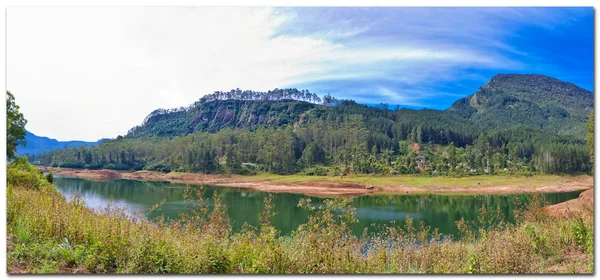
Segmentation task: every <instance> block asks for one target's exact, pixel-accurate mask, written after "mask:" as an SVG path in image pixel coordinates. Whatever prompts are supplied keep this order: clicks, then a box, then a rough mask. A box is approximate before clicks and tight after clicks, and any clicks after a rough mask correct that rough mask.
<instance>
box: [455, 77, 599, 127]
mask: <svg viewBox="0 0 600 280" xmlns="http://www.w3.org/2000/svg"><path fill="white" fill-rule="evenodd" d="M593 108H594V94H593V93H591V92H590V91H587V90H585V89H583V88H580V87H578V86H576V85H574V84H572V83H566V82H562V81H560V80H558V79H555V78H551V77H547V76H543V75H537V74H499V75H496V76H494V77H493V78H492V79H491V80H490V81H489V82H488V83H487V84H485V85H484V86H482V87H481V88H480V89H479V90H478V91H477V92H476V93H475V94H473V95H470V96H467V97H465V98H462V99H460V100H457V101H456V102H455V103H454V104H453V105H452V107H450V108H449V109H448V110H449V111H453V112H455V113H457V114H458V115H460V116H462V117H464V118H466V119H468V120H471V121H473V122H474V123H476V124H477V125H479V126H480V127H482V128H485V129H486V130H488V131H491V130H495V129H503V128H509V127H513V126H516V125H524V126H529V127H533V128H539V129H543V130H548V131H551V132H555V133H559V134H566V135H571V136H575V137H578V138H582V137H583V135H585V122H586V120H587V118H588V116H589V114H590V112H591V111H592V110H593Z"/></svg>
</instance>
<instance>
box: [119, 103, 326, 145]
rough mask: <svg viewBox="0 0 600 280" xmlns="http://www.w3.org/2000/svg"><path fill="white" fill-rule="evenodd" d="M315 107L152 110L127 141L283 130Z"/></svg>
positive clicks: (215, 105)
mask: <svg viewBox="0 0 600 280" xmlns="http://www.w3.org/2000/svg"><path fill="white" fill-rule="evenodd" d="M315 106H317V105H315V104H313V103H309V102H304V101H296V100H274V101H268V100H215V101H209V102H203V103H200V104H196V105H195V106H191V107H189V108H186V109H178V110H160V109H159V110H155V111H154V112H152V113H151V114H150V115H148V116H147V117H146V119H145V120H144V122H143V123H142V125H140V126H137V127H134V128H133V129H131V130H130V131H129V133H128V136H130V137H135V138H138V137H152V136H158V137H173V136H177V135H185V134H188V133H194V132H217V131H219V130H222V129H225V128H238V129H250V130H252V129H256V128H261V127H284V126H287V125H289V124H291V123H294V122H296V121H298V120H300V118H301V117H302V114H303V113H304V112H306V111H307V110H310V109H312V108H314V107H315Z"/></svg>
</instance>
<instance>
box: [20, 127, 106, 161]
mask: <svg viewBox="0 0 600 280" xmlns="http://www.w3.org/2000/svg"><path fill="white" fill-rule="evenodd" d="M25 133H26V134H25V140H26V141H27V145H26V146H24V147H23V146H19V147H17V155H18V156H23V155H27V154H29V155H36V154H41V153H44V152H48V151H52V150H56V149H62V148H66V147H78V146H83V145H97V144H99V143H101V142H104V141H106V140H109V139H108V138H104V139H100V140H98V141H96V142H85V141H58V140H56V139H52V138H48V137H44V136H37V135H35V134H33V133H31V132H29V131H27V130H25Z"/></svg>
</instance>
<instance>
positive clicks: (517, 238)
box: [7, 160, 594, 274]
mask: <svg viewBox="0 0 600 280" xmlns="http://www.w3.org/2000/svg"><path fill="white" fill-rule="evenodd" d="M8 177H9V178H8V189H7V196H8V200H7V203H8V204H7V227H8V253H7V254H8V255H7V265H8V272H9V273H135V274H162V273H168V274H199V273H241V274H250V273H252V274H254V273H267V274H283V273H326V274H331V273H370V274H373V273H402V274H413V273H428V274H431V273H452V274H469V273H478V274H491V273H593V267H594V265H593V264H594V260H593V250H594V246H593V245H594V244H593V232H594V228H593V227H594V223H593V216H592V215H591V213H590V215H586V216H583V217H569V218H561V219H558V218H549V217H546V216H544V215H543V214H542V213H541V211H540V207H539V204H538V203H537V201H534V202H532V203H529V204H528V205H526V207H523V208H522V209H518V210H517V211H516V213H515V214H516V217H517V221H516V223H515V224H503V223H502V222H501V221H502V220H503V219H502V217H501V215H502V214H501V211H499V209H486V208H485V207H482V208H481V210H480V215H479V218H478V220H477V221H464V220H461V221H459V222H457V227H458V228H459V230H460V232H461V234H460V236H457V237H452V236H441V235H440V234H438V233H437V230H435V229H431V228H430V227H428V226H425V225H424V224H422V223H421V224H417V223H415V222H413V220H412V219H411V218H410V217H407V220H406V223H405V224H403V225H396V224H394V223H390V224H389V225H387V226H384V227H382V228H381V230H380V231H379V232H380V233H378V234H369V233H367V232H366V231H365V233H364V234H363V235H362V236H360V237H357V236H355V235H353V234H352V231H351V228H350V225H351V224H352V223H354V222H356V218H355V211H354V209H353V208H352V207H350V206H349V204H348V202H347V201H344V200H328V201H326V203H325V204H324V205H321V206H319V207H315V206H313V205H312V204H311V201H310V200H309V199H303V200H301V201H300V202H299V205H298V206H299V207H303V208H304V209H306V210H307V211H309V212H310V218H309V221H308V222H307V223H306V224H304V225H301V226H300V227H299V228H298V229H297V230H296V231H294V232H293V233H292V234H290V235H286V236H282V235H280V233H279V232H278V230H277V229H276V228H274V227H273V226H272V225H271V224H270V222H269V220H270V218H271V217H272V216H273V215H276V214H277V213H273V212H272V211H271V210H272V205H271V201H270V199H266V200H265V208H264V211H263V213H261V214H260V218H261V225H260V226H259V227H253V226H250V225H245V226H244V227H243V230H241V231H239V232H233V231H232V230H231V224H230V222H229V219H228V217H227V214H226V213H227V211H226V206H225V205H223V204H222V203H221V201H220V199H219V197H218V196H217V195H215V196H214V197H213V199H212V200H211V201H208V200H206V199H204V198H203V196H202V193H201V192H202V189H201V188H190V189H189V190H188V192H187V193H186V197H187V199H188V201H189V207H190V210H191V211H189V214H182V216H181V219H179V220H177V221H175V222H168V223H167V222H164V221H163V220H162V219H159V220H158V221H152V222H151V221H148V220H146V219H144V218H143V215H139V216H134V215H131V214H127V213H126V211H125V210H124V209H120V208H117V207H115V206H114V205H108V206H107V207H106V208H105V209H104V210H102V211H91V210H90V209H88V208H86V207H85V206H84V204H83V201H82V200H81V199H79V198H77V197H76V198H73V199H71V200H69V201H67V200H65V199H64V198H63V197H62V196H61V195H60V194H59V193H58V192H57V191H56V190H55V188H54V187H53V186H52V185H51V184H50V183H48V182H47V180H46V177H44V176H43V175H42V174H39V173H38V172H37V171H36V170H35V169H31V166H30V165H29V164H27V163H26V162H22V161H19V160H17V162H15V163H11V164H9V166H8ZM210 205H212V206H210ZM209 206H210V207H209Z"/></svg>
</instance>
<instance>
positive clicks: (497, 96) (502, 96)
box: [32, 75, 593, 176]
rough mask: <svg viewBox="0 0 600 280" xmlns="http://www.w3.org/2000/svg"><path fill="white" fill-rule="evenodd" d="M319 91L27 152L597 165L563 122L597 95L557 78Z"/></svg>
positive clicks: (140, 158) (223, 161) (415, 165)
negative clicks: (449, 97)
mask: <svg viewBox="0 0 600 280" xmlns="http://www.w3.org/2000/svg"><path fill="white" fill-rule="evenodd" d="M315 96H316V95H314V94H312V93H309V92H308V91H298V90H295V89H284V90H278V89H276V90H273V91H269V92H265V93H256V92H250V91H240V90H232V91H230V92H216V93H215V94H213V95H210V96H207V97H205V98H203V99H201V100H200V101H198V102H196V103H195V104H193V105H191V106H189V107H187V108H179V109H173V110H163V109H159V110H157V111H155V112H153V113H152V114H150V115H149V116H148V117H147V118H146V120H145V121H144V123H143V124H142V125H141V126H139V127H136V128H134V129H132V130H131V131H130V133H128V135H127V136H126V137H121V138H117V139H115V140H109V141H106V142H103V143H101V144H99V145H98V146H95V147H77V148H73V147H72V148H65V149H61V150H56V151H53V152H49V153H45V154H42V155H39V156H36V157H35V158H32V160H34V162H38V163H40V164H45V165H53V166H54V165H56V166H62V167H73V168H89V169H98V168H107V169H116V170H126V169H130V170H140V169H144V170H158V171H163V172H170V171H180V172H203V173H216V172H223V173H242V174H247V173H256V172H269V173H275V174H293V173H300V172H305V173H306V174H318V175H325V173H324V172H322V169H321V167H324V168H326V169H329V168H330V167H331V168H332V169H333V170H334V172H332V173H331V174H337V175H348V174H423V175H443V176H466V175H471V174H502V173H510V174H515V173H518V174H533V173H578V172H589V171H590V170H591V169H592V166H593V165H592V164H591V163H590V156H589V154H586V153H584V152H585V143H584V140H583V138H584V137H583V132H582V131H580V130H579V129H572V130H565V129H566V127H571V126H572V125H574V126H575V127H580V126H584V125H585V122H584V119H582V118H581V112H580V111H585V112H587V111H589V110H591V109H590V108H591V107H592V105H593V99H591V97H590V96H591V93H589V92H584V90H583V89H580V88H577V87H576V86H574V85H571V84H565V83H562V82H560V81H558V80H554V79H551V78H547V77H543V76H539V75H498V76H496V77H494V78H493V79H492V80H491V81H490V83H488V85H485V86H484V87H482V88H481V89H480V90H479V91H478V92H477V93H476V94H474V95H472V96H470V97H468V98H466V99H464V100H461V101H457V102H456V103H455V105H454V106H453V107H452V108H450V110H446V111H438V110H408V109H396V110H389V109H388V106H387V105H385V104H384V105H382V106H378V107H369V106H365V105H361V104H357V103H356V102H354V101H351V100H333V101H332V100H329V98H326V100H327V104H325V105H317V104H314V103H309V102H315V103H318V102H317V101H319V100H320V99H319V98H318V97H315ZM306 101H309V102H306ZM563 101H564V102H563ZM561 102H562V103H561ZM588 123H589V121H588ZM588 126H589V125H588ZM590 143H591V142H590V141H589V140H588V146H589V144H590ZM327 173H329V172H327Z"/></svg>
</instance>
